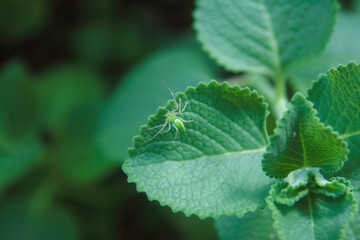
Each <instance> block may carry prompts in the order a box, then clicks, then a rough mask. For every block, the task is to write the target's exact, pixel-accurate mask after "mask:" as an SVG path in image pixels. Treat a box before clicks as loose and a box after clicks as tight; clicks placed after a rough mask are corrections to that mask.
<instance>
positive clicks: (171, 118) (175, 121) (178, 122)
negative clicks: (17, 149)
mask: <svg viewBox="0 0 360 240" xmlns="http://www.w3.org/2000/svg"><path fill="white" fill-rule="evenodd" d="M167 88H168V87H167ZM168 89H169V91H170V93H171V95H172V97H173V100H174V102H175V105H176V108H175V109H174V110H172V111H169V110H168V112H167V113H166V114H165V115H164V117H166V120H165V123H164V124H160V125H158V126H155V127H152V128H149V130H153V129H156V128H161V129H160V131H158V132H157V133H156V134H155V135H154V136H152V137H151V138H150V139H149V142H150V141H151V140H153V139H154V138H155V137H156V136H157V135H159V134H164V133H167V132H169V131H170V130H171V126H173V127H174V128H175V130H176V132H175V138H176V136H177V134H178V132H179V131H180V132H185V126H184V122H192V121H193V120H184V119H182V118H180V117H178V116H177V115H178V114H180V113H182V112H184V111H185V108H186V106H187V104H188V101H187V102H185V105H184V107H183V108H181V98H179V103H177V102H176V100H175V96H174V93H173V92H172V91H171V89H170V88H168ZM167 126H168V128H167V129H166V130H165V128H166V127H167Z"/></svg>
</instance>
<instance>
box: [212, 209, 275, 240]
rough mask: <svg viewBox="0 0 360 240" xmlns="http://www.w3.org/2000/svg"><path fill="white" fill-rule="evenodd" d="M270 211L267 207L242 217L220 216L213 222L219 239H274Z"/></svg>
mask: <svg viewBox="0 0 360 240" xmlns="http://www.w3.org/2000/svg"><path fill="white" fill-rule="evenodd" d="M272 225H273V219H272V217H271V211H270V210H269V209H268V208H265V209H262V210H257V211H256V212H253V213H247V214H245V215H244V216H243V217H242V218H238V217H235V216H221V217H220V218H219V219H218V220H216V222H215V227H216V229H217V231H218V234H219V239H220V240H239V239H241V240H275V239H278V238H277V235H276V231H275V229H274V228H273V226H272Z"/></svg>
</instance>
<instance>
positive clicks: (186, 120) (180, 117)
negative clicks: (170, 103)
mask: <svg viewBox="0 0 360 240" xmlns="http://www.w3.org/2000/svg"><path fill="white" fill-rule="evenodd" d="M176 118H177V119H179V120H181V121H182V122H192V121H194V120H184V119H182V118H181V117H176Z"/></svg>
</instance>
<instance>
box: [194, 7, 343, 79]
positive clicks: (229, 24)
mask: <svg viewBox="0 0 360 240" xmlns="http://www.w3.org/2000/svg"><path fill="white" fill-rule="evenodd" d="M197 3H198V4H197V9H196V11H195V28H196V30H197V32H198V34H199V35H198V36H199V40H200V41H201V42H202V43H203V45H204V48H205V49H206V50H207V51H208V52H209V53H210V54H211V55H212V56H213V57H214V58H215V59H217V60H218V62H219V63H220V64H221V65H222V66H224V67H225V68H227V69H229V70H231V71H235V72H239V71H246V72H256V73H264V74H267V75H270V76H273V77H277V76H278V74H279V72H282V71H284V72H286V71H289V70H290V69H291V68H293V67H297V65H298V64H299V63H300V62H302V61H303V60H305V59H307V58H309V57H312V56H315V55H317V54H318V53H320V51H321V50H322V49H323V48H324V47H325V44H326V42H327V41H328V39H329V37H330V34H331V32H332V30H333V26H334V23H335V19H336V12H337V10H338V5H337V3H336V1H334V0H324V1H316V0H309V1H302V0H291V1H289V0H281V1H276V0H269V1H263V0H256V1H253V0H246V1H231V0H226V1H219V0H211V1H209V0H198V1H197ZM304 16H306V17H304Z"/></svg>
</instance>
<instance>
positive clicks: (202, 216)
mask: <svg viewBox="0 0 360 240" xmlns="http://www.w3.org/2000/svg"><path fill="white" fill-rule="evenodd" d="M214 86H218V87H221V86H223V87H224V88H225V89H229V88H231V89H235V90H236V91H239V92H243V91H247V92H248V93H249V96H252V95H253V96H254V97H255V98H256V99H258V100H259V104H260V105H262V106H263V107H264V108H265V121H264V123H263V126H262V128H263V129H262V130H263V133H264V135H265V138H266V139H268V135H267V131H266V118H267V116H268V115H269V110H268V104H267V103H266V101H265V98H264V97H263V96H261V95H260V94H259V93H258V92H257V91H256V90H251V89H250V88H248V87H245V88H241V87H240V86H238V85H234V86H230V85H229V83H228V82H222V83H218V82H217V81H216V80H211V81H210V82H209V83H208V84H207V83H204V82H200V83H199V84H198V86H197V87H187V88H186V90H185V92H179V93H176V95H175V97H176V96H179V95H180V94H185V95H186V93H188V92H190V91H196V90H197V89H199V88H201V87H214ZM173 104H174V102H173V100H168V102H167V105H166V107H158V109H157V113H156V114H154V115H150V116H149V117H148V123H146V124H143V125H141V126H140V128H139V130H140V134H139V135H137V136H135V137H134V138H133V144H134V147H131V148H129V155H130V157H131V158H130V159H127V160H125V161H124V163H123V165H122V171H123V172H124V173H125V174H126V175H127V181H128V183H135V184H136V190H137V192H144V193H146V191H145V189H144V188H143V186H140V185H139V183H138V182H137V181H136V179H133V178H131V177H130V176H129V174H128V170H127V168H126V167H125V163H126V162H128V161H134V160H135V159H136V157H137V156H138V154H139V153H140V152H136V148H137V144H140V143H141V141H142V140H143V138H144V137H143V136H142V135H141V134H142V133H143V132H144V131H147V129H148V128H149V127H150V126H149V122H152V121H155V120H156V119H157V117H158V116H160V111H166V109H168V108H169V107H170V106H173ZM267 141H268V140H267ZM146 196H147V198H148V199H149V201H157V202H159V204H160V205H161V206H168V207H170V208H171V210H172V211H173V212H174V213H177V212H183V213H184V214H185V216H187V217H189V216H191V215H195V216H198V217H199V218H200V219H205V218H208V217H211V218H214V219H217V218H219V217H220V216H222V215H229V216H230V215H235V216H237V217H242V216H243V215H244V214H245V213H248V212H255V211H256V210H258V209H263V208H264V207H265V206H266V203H265V201H264V202H263V205H260V206H258V207H254V208H249V209H247V210H244V211H240V212H236V213H234V212H232V211H225V212H223V213H221V214H211V213H210V214H209V213H193V212H191V211H187V210H185V209H182V208H181V207H176V206H174V204H171V203H166V202H165V201H160V200H158V199H156V198H155V197H151V196H150V195H149V194H147V193H146Z"/></svg>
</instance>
